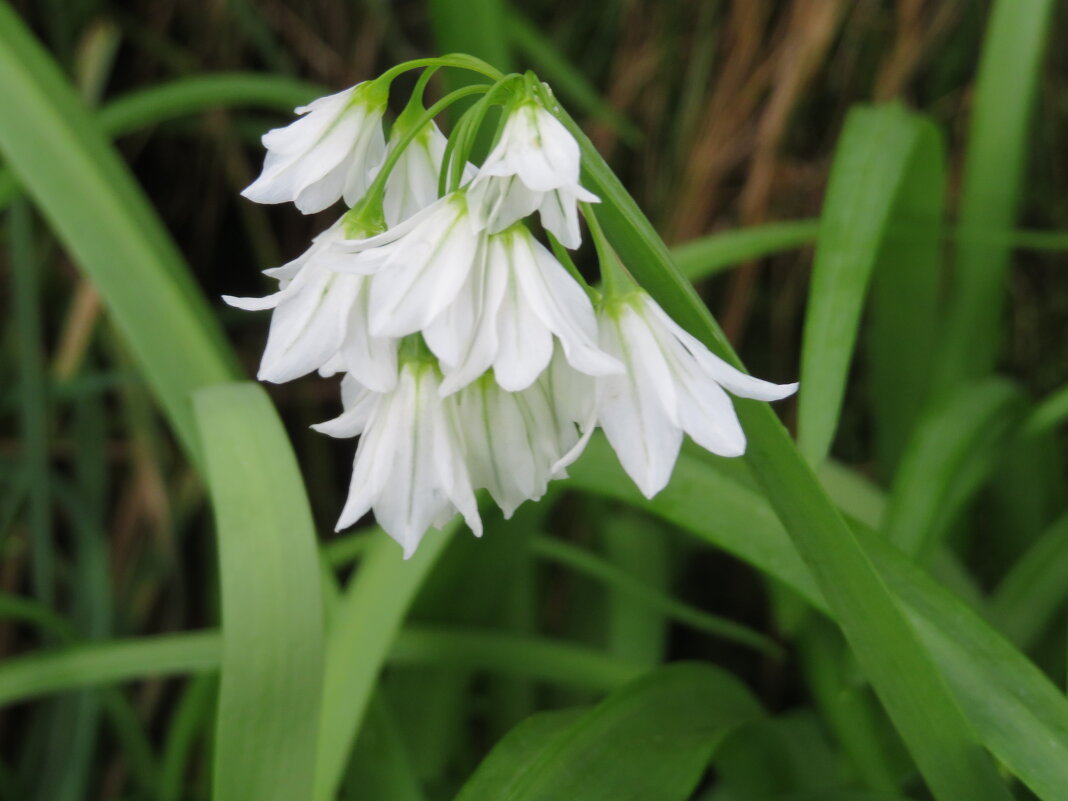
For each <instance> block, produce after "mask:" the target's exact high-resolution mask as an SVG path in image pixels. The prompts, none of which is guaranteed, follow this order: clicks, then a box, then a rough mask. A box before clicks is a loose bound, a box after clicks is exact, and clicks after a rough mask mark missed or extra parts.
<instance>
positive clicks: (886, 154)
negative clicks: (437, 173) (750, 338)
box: [797, 104, 940, 465]
mask: <svg viewBox="0 0 1068 801" xmlns="http://www.w3.org/2000/svg"><path fill="white" fill-rule="evenodd" d="M931 136H932V128H931V127H930V126H928V125H924V124H923V123H922V122H921V119H920V118H919V117H916V116H915V115H912V114H909V113H908V112H907V111H905V109H904V108H903V107H902V106H900V105H898V104H891V105H885V106H875V107H863V106H862V107H858V108H854V109H853V110H852V111H850V113H849V116H848V118H847V119H846V123H845V128H844V130H843V131H842V135H841V137H840V139H839V142H838V146H837V148H836V150H835V157H834V164H833V165H832V167H831V175H830V179H829V183H828V186H827V196H826V198H825V199H824V202H823V211H822V213H821V214H820V232H819V239H818V241H817V244H816V254H815V257H814V260H813V267H812V283H811V287H810V289H809V296H808V297H809V300H808V309H807V311H806V313H805V331H804V338H803V341H802V346H801V390H800V393H799V398H798V423H797V426H798V442H799V446H800V448H801V452H802V453H803V454H804V455H805V457H806V458H807V459H808V461H809V463H810V464H814V465H818V464H820V463H822V462H823V460H824V459H825V458H826V457H827V453H828V451H829V450H830V447H831V442H832V440H833V438H834V432H835V429H836V428H837V427H838V417H839V414H840V413H841V408H842V399H843V397H844V396H845V387H846V380H847V378H848V376H849V365H850V362H851V361H852V358H853V350H854V346H855V344H856V341H857V332H858V329H859V326H860V314H861V310H862V309H863V307H864V299H865V297H866V295H867V291H868V284H869V282H870V279H871V274H872V270H873V269H874V267H875V263H876V259H877V257H878V255H879V251H880V248H881V247H882V245H883V242H884V240H885V238H886V232H887V228H888V226H889V224H890V221H891V211H892V210H893V208H894V205H895V200H896V198H897V195H898V193H899V192H900V191H901V188H902V186H903V184H904V183H905V181H906V176H907V174H908V171H909V163H910V161H911V160H912V159H913V158H914V154H915V153H916V151H917V150H919V149H922V148H929V147H938V146H939V144H940V143H939V142H938V140H937V136H934V137H933V138H934V143H933V144H932V143H931V142H930V141H925V140H929V139H930V138H931Z"/></svg>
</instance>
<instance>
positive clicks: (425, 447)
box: [315, 359, 482, 558]
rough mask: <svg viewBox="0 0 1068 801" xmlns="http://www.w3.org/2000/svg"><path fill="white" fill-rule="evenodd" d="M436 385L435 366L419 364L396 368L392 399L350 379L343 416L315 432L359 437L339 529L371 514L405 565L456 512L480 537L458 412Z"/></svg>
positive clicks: (321, 426) (480, 524)
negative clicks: (427, 536) (396, 545)
mask: <svg viewBox="0 0 1068 801" xmlns="http://www.w3.org/2000/svg"><path fill="white" fill-rule="evenodd" d="M438 381H439V377H438V371H437V367H436V366H435V365H433V364H432V363H430V362H428V361H426V360H422V359H418V360H409V361H406V362H405V363H404V364H403V365H402V366H401V368H400V374H399V377H398V379H397V385H396V387H394V389H393V390H392V391H391V392H385V393H381V392H372V391H370V390H368V389H366V388H363V387H360V386H359V385H358V383H357V382H355V381H354V380H353V379H348V386H347V388H346V392H345V395H344V396H343V401H344V402H345V407H346V409H345V412H344V413H343V414H342V415H341V416H340V417H338V418H336V419H335V420H332V421H329V422H327V423H323V424H321V425H318V426H315V428H316V430H318V431H320V432H322V433H325V434H329V435H331V436H341V437H350V436H355V435H357V434H359V435H360V442H359V445H357V447H356V458H355V461H354V462H353V469H352V481H351V484H350V486H349V495H348V500H347V501H346V503H345V507H344V509H343V510H342V512H341V517H340V519H339V520H338V523H337V528H338V530H341V529H343V528H347V527H348V526H351V525H353V524H354V523H355V522H356V521H358V520H359V519H360V518H361V517H363V516H364V515H365V514H366V513H367V512H368V511H372V510H373V511H374V514H375V519H376V520H377V521H378V524H379V525H380V526H382V528H383V529H384V530H385V531H386V532H387V533H388V534H389V535H390V536H391V537H393V539H395V540H396V541H397V542H399V543H400V544H401V546H402V547H403V548H404V557H405V558H408V557H410V556H411V555H412V554H413V553H415V549H416V547H417V546H418V545H419V542H420V540H422V538H423V534H424V533H425V532H426V530H427V529H428V528H431V527H434V528H441V526H443V525H445V523H447V522H448V521H449V520H451V519H452V517H453V516H454V515H455V514H456V513H457V512H459V513H460V514H462V515H463V517H464V520H465V521H466V522H467V525H468V526H469V527H470V528H471V530H472V531H473V532H474V533H475V534H476V536H481V534H482V521H481V518H480V517H479V515H478V506H477V504H476V502H475V495H474V490H473V489H472V485H471V479H470V478H469V476H468V472H467V467H466V465H465V463H464V458H463V446H462V444H461V441H460V438H459V432H458V431H457V424H456V420H455V412H454V410H453V409H451V408H449V406H450V405H449V404H447V403H446V402H445V401H443V400H442V398H441V397H440V396H439V395H438Z"/></svg>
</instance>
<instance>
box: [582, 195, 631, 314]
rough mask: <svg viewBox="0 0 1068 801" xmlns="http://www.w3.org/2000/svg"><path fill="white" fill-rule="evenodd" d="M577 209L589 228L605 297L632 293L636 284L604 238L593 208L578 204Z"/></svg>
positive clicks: (586, 204) (588, 205)
mask: <svg viewBox="0 0 1068 801" xmlns="http://www.w3.org/2000/svg"><path fill="white" fill-rule="evenodd" d="M579 208H581V209H582V216H583V217H585V218H586V224H587V225H588V226H589V228H590V237H591V238H592V239H593V247H594V248H595V249H596V250H597V258H598V260H599V261H600V263H601V280H602V281H603V282H604V294H605V296H606V297H610V298H611V297H620V296H622V295H626V294H629V293H630V292H633V291H634V290H635V289H637V288H638V282H637V281H635V280H634V276H632V275H631V274H630V272H629V271H628V270H627V268H626V267H624V266H623V262H622V261H621V260H620V258H619V256H618V255H617V254H616V251H615V249H614V248H613V247H612V245H611V243H610V242H609V241H608V237H607V236H605V233H604V229H603V228H601V223H600V221H599V220H598V219H597V213H596V212H595V211H594V210H593V206H592V205H590V204H589V203H580V204H579Z"/></svg>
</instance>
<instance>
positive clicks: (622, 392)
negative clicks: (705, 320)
mask: <svg viewBox="0 0 1068 801" xmlns="http://www.w3.org/2000/svg"><path fill="white" fill-rule="evenodd" d="M599 322H600V343H601V347H602V348H604V350H605V351H607V352H608V353H611V354H613V355H615V356H617V357H618V358H619V359H621V360H622V361H623V362H624V364H625V365H626V373H625V374H622V375H608V376H602V377H600V378H598V379H597V382H596V384H597V389H596V396H597V397H596V404H597V419H598V422H599V423H600V425H601V428H603V429H604V432H605V435H606V436H607V437H608V441H609V442H610V443H611V445H612V447H613V448H614V449H615V452H616V455H617V456H618V457H619V461H620V463H621V464H622V465H623V469H624V470H626V471H627V474H628V475H629V476H630V477H631V479H633V480H634V483H635V484H637V485H638V488H639V489H640V490H641V491H642V493H643V494H644V495H645V497H647V498H651V497H652V496H653V495H655V494H656V493H658V492H659V491H660V490H661V489H663V488H664V486H665V485H666V484H667V482H668V479H669V478H670V477H671V471H672V470H673V468H674V466H675V461H676V459H677V457H678V453H679V448H680V446H681V445H682V436H683V433H684V432H685V433H686V434H689V435H690V437H691V439H693V441H694V442H696V443H697V444H698V445H700V446H701V447H702V448H705V449H706V450H709V451H711V452H712V453H715V454H718V455H720V456H741V455H742V454H743V453H745V434H744V432H743V431H742V427H741V425H740V423H739V422H738V416H737V414H736V413H735V411H734V405H733V403H732V402H731V399H730V396H728V395H727V391H729V392H731V393H733V394H734V395H737V396H739V397H742V398H753V399H756V400H763V401H772V400H779V399H781V398H785V397H787V396H788V395H792V394H793V393H794V392H795V391H796V390H797V384H772V383H769V382H767V381H761V380H759V379H757V378H753V377H752V376H750V375H746V374H745V373H743V372H741V371H740V370H737V369H736V368H734V367H732V366H731V365H729V364H727V363H726V362H725V361H723V360H722V359H720V358H719V357H718V356H715V355H714V354H713V353H712V352H711V351H710V350H709V349H708V348H707V347H705V346H704V345H703V344H702V343H701V342H700V341H699V340H697V339H696V338H695V337H693V336H691V335H690V334H689V333H687V332H686V331H684V330H683V329H682V328H681V327H679V326H678V325H677V324H676V323H675V322H674V321H673V320H672V319H671V318H670V317H668V316H667V314H666V313H665V312H664V310H663V309H661V308H660V306H659V305H657V303H656V302H655V301H654V300H653V299H652V298H651V297H649V295H647V294H646V293H645V292H641V291H635V292H633V293H630V294H627V295H624V296H623V297H617V298H614V299H610V300H609V301H607V302H606V304H605V306H604V308H603V309H602V311H601V314H600V320H599ZM725 390H726V391H725Z"/></svg>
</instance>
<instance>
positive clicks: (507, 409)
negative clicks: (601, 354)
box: [447, 359, 590, 518]
mask: <svg viewBox="0 0 1068 801" xmlns="http://www.w3.org/2000/svg"><path fill="white" fill-rule="evenodd" d="M589 380H590V379H588V378H587V377H586V376H583V375H582V374H581V373H577V372H575V371H574V370H572V369H571V368H570V367H569V366H568V365H567V363H566V362H564V361H563V360H561V359H554V361H553V369H550V370H546V371H545V372H544V373H543V374H542V376H541V377H540V378H539V379H538V380H537V381H535V382H534V383H533V384H532V385H531V386H529V387H528V388H527V389H524V390H522V391H520V392H508V391H507V390H504V389H502V388H501V387H500V385H499V384H498V383H497V382H496V381H494V380H493V375H492V374H491V373H486V374H485V375H483V376H482V377H480V378H478V379H477V380H475V381H474V382H472V383H470V384H468V385H467V386H466V387H464V389H462V390H461V391H460V392H458V393H456V394H455V395H452V396H450V397H449V398H448V399H447V400H448V401H454V402H455V403H456V408H457V419H458V420H459V425H460V433H461V437H462V439H463V444H464V456H465V459H466V461H467V468H468V470H469V472H470V476H471V483H472V485H473V486H474V487H475V488H476V489H479V488H484V489H487V490H489V493H490V495H491V496H492V497H493V500H494V501H496V502H497V505H498V506H499V507H501V510H502V511H503V512H504V516H505V518H510V517H511V516H512V514H513V512H515V510H516V507H518V506H519V505H520V504H521V503H523V502H524V501H528V500H534V501H536V500H539V499H540V498H541V497H542V496H544V495H545V491H546V489H547V487H548V484H549V482H550V481H552V480H553V479H558V478H566V477H567V473H566V472H565V471H564V466H565V463H570V462H571V461H573V460H574V458H576V457H577V456H578V453H579V452H580V451H581V449H578V450H576V449H575V446H576V445H577V444H578V442H579V431H578V429H577V428H576V425H575V424H576V422H578V420H577V419H576V418H575V415H574V407H573V406H571V405H570V404H569V401H570V400H571V398H572V395H574V394H575V389H576V387H581V386H582V384H583V383H584V382H585V381H589ZM565 383H566V384H567V386H563V384H565ZM580 391H581V389H580ZM586 394H587V395H589V393H588V391H587V392H586Z"/></svg>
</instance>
